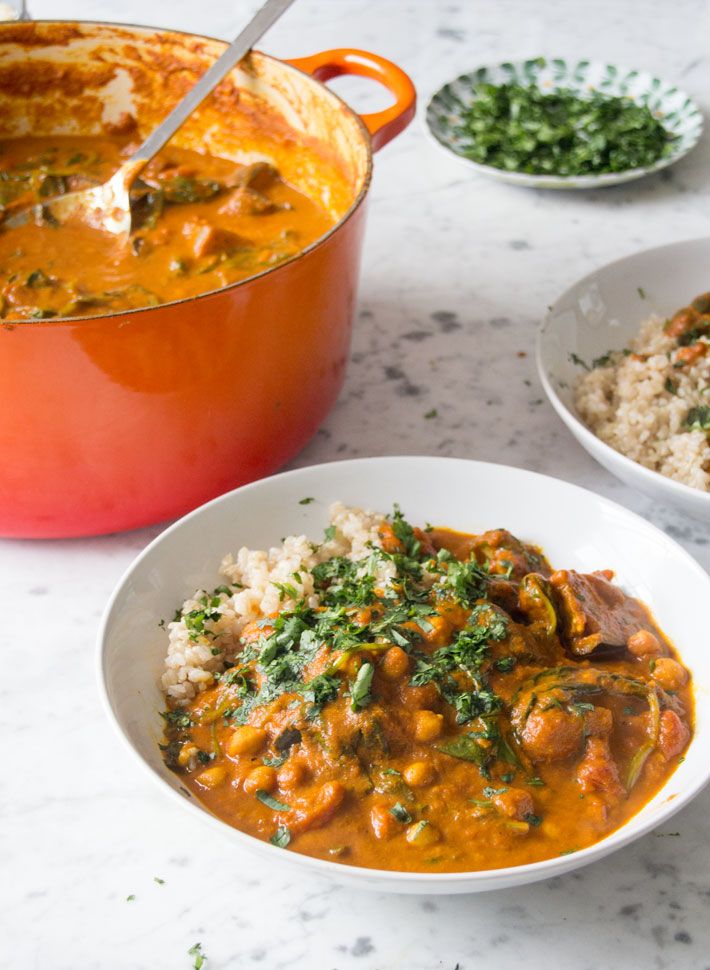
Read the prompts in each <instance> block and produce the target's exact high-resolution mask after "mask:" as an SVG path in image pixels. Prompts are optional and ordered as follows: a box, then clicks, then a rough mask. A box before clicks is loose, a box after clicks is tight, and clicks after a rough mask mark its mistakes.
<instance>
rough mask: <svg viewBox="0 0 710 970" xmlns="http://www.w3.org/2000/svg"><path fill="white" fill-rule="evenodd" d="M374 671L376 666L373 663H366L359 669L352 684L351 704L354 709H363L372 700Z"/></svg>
mask: <svg viewBox="0 0 710 970" xmlns="http://www.w3.org/2000/svg"><path fill="white" fill-rule="evenodd" d="M374 673H375V668H374V667H373V665H372V664H371V663H364V664H363V665H362V667H360V669H359V670H358V672H357V675H356V677H355V680H354V681H353V682H352V684H351V686H350V706H351V708H352V709H353V711H361V710H362V709H363V708H364V707H367V705H368V704H369V703H370V701H371V700H372V697H371V695H370V690H371V688H372V677H373V675H374Z"/></svg>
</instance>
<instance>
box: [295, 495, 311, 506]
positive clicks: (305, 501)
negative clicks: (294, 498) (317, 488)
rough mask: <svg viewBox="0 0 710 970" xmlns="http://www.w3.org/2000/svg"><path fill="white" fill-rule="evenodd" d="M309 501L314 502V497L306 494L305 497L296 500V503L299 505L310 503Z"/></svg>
mask: <svg viewBox="0 0 710 970" xmlns="http://www.w3.org/2000/svg"><path fill="white" fill-rule="evenodd" d="M311 502H315V499H314V498H313V496H312V495H307V496H306V498H302V499H300V500H299V502H298V504H299V505H310V504H311Z"/></svg>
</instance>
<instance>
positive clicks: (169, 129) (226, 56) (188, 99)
mask: <svg viewBox="0 0 710 970" xmlns="http://www.w3.org/2000/svg"><path fill="white" fill-rule="evenodd" d="M293 2H294V0H266V3H265V4H264V5H263V6H262V7H261V8H260V9H259V10H258V11H257V12H256V14H255V15H254V17H252V19H251V20H250V21H249V23H248V24H247V26H246V27H245V28H244V30H243V31H242V32H241V33H240V34H239V36H238V37H237V38H236V39H235V40H233V41H232V43H231V44H230V45H229V47H228V48H227V49H226V51H225V52H224V53H223V54H222V55H221V56H220V57H218V58H217V60H216V61H215V62H214V64H213V65H212V67H210V68H209V70H207V71H206V72H205V74H203V75H202V77H201V78H200V80H199V81H198V82H197V84H196V85H195V86H194V87H193V88H191V90H190V91H189V92H188V93H187V94H186V95H185V97H184V98H183V99H182V101H180V102H179V103H178V104H177V105H176V106H175V107H174V108H173V110H172V111H171V112H170V114H169V115H168V116H167V118H166V119H165V120H164V121H163V122H161V124H159V125H158V127H157V128H156V129H155V131H153V132H151V134H150V135H148V137H147V138H146V140H145V141H144V142H143V144H142V145H141V146H140V148H139V149H138V150H137V151H136V152H134V154H133V155H131V157H130V158H129V159H128V161H127V162H125V163H124V165H125V167H126V168H130V170H131V172H132V174H133V175H135V174H136V172H137V170H138V169H139V168H142V167H143V166H142V165H141V166H136V165H134V164H133V163H135V162H143V163H144V164H145V163H146V162H148V161H150V159H151V158H152V157H153V156H154V155H156V154H157V153H158V152H159V151H160V149H161V148H162V147H163V145H164V144H165V143H166V142H167V141H168V140H169V139H170V138H172V136H173V135H174V134H175V132H176V131H177V130H178V128H180V126H181V125H182V124H184V122H185V121H186V120H187V119H188V118H189V117H190V115H191V114H192V112H193V111H194V110H195V108H196V107H197V106H198V105H199V104H201V103H202V101H204V100H205V98H206V97H207V95H208V94H209V93H210V92H211V91H212V90H213V88H216V87H217V85H218V84H219V82H220V81H221V80H222V79H223V78H224V77H225V75H227V74H228V73H229V72H230V71H231V70H232V68H233V67H235V66H236V65H237V64H238V63H239V62H240V61H241V60H242V58H243V57H245V55H246V54H248V53H249V51H250V50H251V48H252V47H253V46H254V44H255V43H256V42H257V41H258V40H259V38H260V37H261V36H262V35H263V34H265V33H266V31H267V30H268V29H269V27H271V25H272V24H273V23H275V22H276V21H277V20H278V19H279V17H280V16H281V14H282V13H284V11H285V10H287V9H288V8H289V7H290V6H291V4H292V3H293ZM122 168H123V166H122Z"/></svg>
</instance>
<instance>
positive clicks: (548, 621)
mask: <svg viewBox="0 0 710 970" xmlns="http://www.w3.org/2000/svg"><path fill="white" fill-rule="evenodd" d="M306 501H308V500H306ZM340 509H341V510H342V509H343V507H342V506H340ZM346 512H347V514H348V515H349V516H350V520H349V521H351V520H352V516H353V515H355V516H357V515H361V516H363V517H366V516H367V513H362V512H361V511H360V510H353V509H349V510H346ZM339 515H340V517H341V519H342V518H343V513H342V511H341V513H339ZM337 521H338V517H337V515H336V516H335V517H334V520H333V522H334V524H332V525H331V526H330V527H329V528H328V530H326V536H325V539H324V540H323V542H322V543H321V544H313V543H307V542H306V540H305V538H303V537H296V538H294V537H291V538H289V539H286V540H285V544H284V546H283V547H282V549H281V550H271V551H270V553H269V554H268V558H267V554H266V553H254V552H252V551H250V550H245V549H243V550H241V551H240V553H239V555H238V557H237V561H236V562H234V561H233V560H232V559H231V557H228V558H227V559H226V560H225V562H224V563H223V570H222V571H223V573H224V574H225V576H226V577H227V579H228V581H227V582H226V583H225V585H223V586H220V587H218V588H217V589H215V590H213V591H211V592H207V591H199V592H198V593H197V594H196V595H195V597H194V598H193V599H192V600H190V601H188V602H187V603H186V604H185V605H184V606H183V608H182V610H180V611H178V613H177V614H176V616H175V619H174V621H173V622H172V623H170V624H168V628H169V632H170V638H171V643H172V646H171V651H169V654H168V661H167V663H168V666H167V667H166V675H165V676H164V678H163V687H164V689H165V691H166V695H167V697H168V710H167V711H165V713H164V715H163V716H164V718H165V722H166V734H165V739H164V745H163V750H164V755H165V758H166V761H167V764H168V765H169V767H170V768H172V769H173V770H174V771H176V772H178V773H179V774H180V776H181V778H182V780H183V782H184V785H185V786H186V787H187V788H188V789H189V790H190V791H191V792H192V793H194V794H195V795H196V796H197V797H198V798H199V800H200V801H201V802H203V803H204V804H205V805H206V806H207V807H208V808H209V809H210V810H211V811H212V812H213V813H214V814H215V815H217V816H218V817H219V818H221V819H223V820H224V821H226V822H228V823H229V824H231V825H234V826H236V827H237V828H239V829H241V830H242V831H244V832H247V833H249V834H250V835H253V836H256V837H257V838H261V839H265V840H270V841H271V842H272V843H274V844H275V845H277V846H280V847H282V848H288V850H289V851H296V852H301V853H305V854H307V855H311V856H317V857H319V858H322V859H329V860H335V861H338V862H342V863H347V864H351V865H358V866H367V867H374V868H386V869H393V870H407V871H419V872H450V871H470V870H481V869H493V868H499V867H505V866H515V865H522V864H524V863H529V862H537V861H540V860H542V859H548V858H551V857H554V856H558V855H561V854H566V853H570V852H574V851H576V850H579V849H582V848H584V847H585V846H588V845H590V844H592V843H594V842H596V841H598V840H599V839H601V838H602V837H604V836H605V835H607V834H608V833H610V832H611V831H613V830H614V829H616V828H618V827H619V826H620V825H621V824H622V823H624V822H625V821H627V820H628V819H629V818H630V817H631V816H632V815H634V814H635V813H636V812H638V811H639V810H640V809H641V808H642V806H643V805H644V804H645V803H646V802H647V801H648V800H649V799H650V798H651V797H652V796H653V795H654V794H655V793H656V792H657V791H658V790H659V788H661V786H662V785H663V784H664V782H665V781H666V780H667V779H668V777H669V775H670V774H671V773H672V772H673V771H674V769H675V767H676V766H677V764H678V762H679V759H682V756H683V753H684V751H685V749H686V747H687V745H688V742H689V739H690V736H691V730H692V712H693V700H692V692H691V685H690V678H689V674H688V671H687V670H686V669H685V667H684V666H683V665H682V663H681V662H680V661H679V660H678V659H677V657H676V655H675V652H674V650H673V648H672V647H671V646H670V644H669V643H668V641H667V640H666V638H665V637H664V635H663V633H662V632H661V630H659V628H658V627H657V625H656V623H655V622H654V620H653V618H652V616H651V615H650V613H649V611H648V610H647V609H646V607H645V606H644V605H643V604H642V603H640V602H639V601H638V600H636V599H633V598H631V597H630V596H627V595H626V594H625V593H624V592H623V591H622V590H621V589H620V588H619V587H618V586H617V585H615V583H614V582H613V575H612V573H611V572H608V571H600V572H593V573H590V574H581V573H578V572H575V571H574V570H571V569H561V570H553V569H552V567H551V566H550V565H549V564H548V562H547V560H546V559H545V558H544V556H543V554H542V552H541V551H540V550H538V549H536V548H533V547H531V546H529V545H526V544H525V543H524V542H521V541H520V540H518V539H516V538H515V537H514V536H513V535H511V534H510V533H509V532H507V531H505V530H504V529H496V530H494V531H491V532H486V533H484V534H482V535H464V534H461V533H457V532H452V531H449V530H448V529H444V528H430V527H428V528H427V529H425V530H421V529H418V528H413V527H412V526H411V525H410V524H409V523H408V522H407V521H406V520H405V519H404V517H403V516H402V514H401V513H400V512H399V510H398V509H395V512H394V514H393V515H392V516H389V517H387V518H384V519H380V518H379V517H376V518H375V519H374V520H373V521H371V522H370V524H369V525H368V523H367V521H365V520H363V521H364V525H363V537H361V540H362V541H360V544H359V547H358V541H359V540H355V541H352V540H351V541H348V540H347V535H346V533H345V532H343V531H341V528H340V526H338V525H337ZM368 529H369V532H368ZM350 534H351V536H352V529H351V533H350ZM299 543H300V544H301V545H300V546H299ZM299 548H301V550H303V549H305V551H301V553H300V560H299V557H298V554H297V553H298V550H299ZM254 556H256V557H257V559H256V560H253V559H250V557H254ZM258 557H261V559H259V558H258ZM294 563H295V565H294ZM257 567H258V568H257ZM267 567H268V568H269V569H271V570H272V572H270V573H269V575H270V576H271V581H270V588H269V589H267V591H266V594H265V595H266V596H267V599H266V600H264V599H261V600H260V597H261V596H262V594H264V588H263V586H262V588H261V589H259V590H258V591H257V590H255V589H254V588H253V587H250V585H249V583H250V582H254V575H257V574H258V575H259V576H260V577H261V579H260V582H261V583H262V584H263V582H264V575H265V574H264V571H263V570H264V569H265V568H267ZM250 570H251V572H250ZM255 570H256V572H255ZM259 570H261V572H259ZM288 570H291V572H288ZM276 576H280V580H277V579H276V578H275V577H276ZM269 595H271V597H272V601H273V602H275V603H276V604H277V607H276V609H271V610H270V613H269V615H265V616H257V617H256V618H251V619H245V614H244V613H243V612H242V613H240V610H242V611H243V610H245V609H247V608H249V609H251V610H252V617H253V611H254V610H255V609H257V611H258V608H257V606H256V604H258V603H259V602H262V603H263V602H268V596H269ZM245 604H246V606H245ZM200 651H202V653H200ZM191 656H192V657H193V661H192V663H193V665H192V666H190V659H189V658H190V657H191ZM200 656H201V657H202V658H203V659H202V660H197V661H195V660H194V657H197V658H199V657H200ZM205 657H207V658H208V659H207V660H206V661H205V660H204V658H205ZM180 664H182V665H183V666H182V667H180V666H179V665H180Z"/></svg>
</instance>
